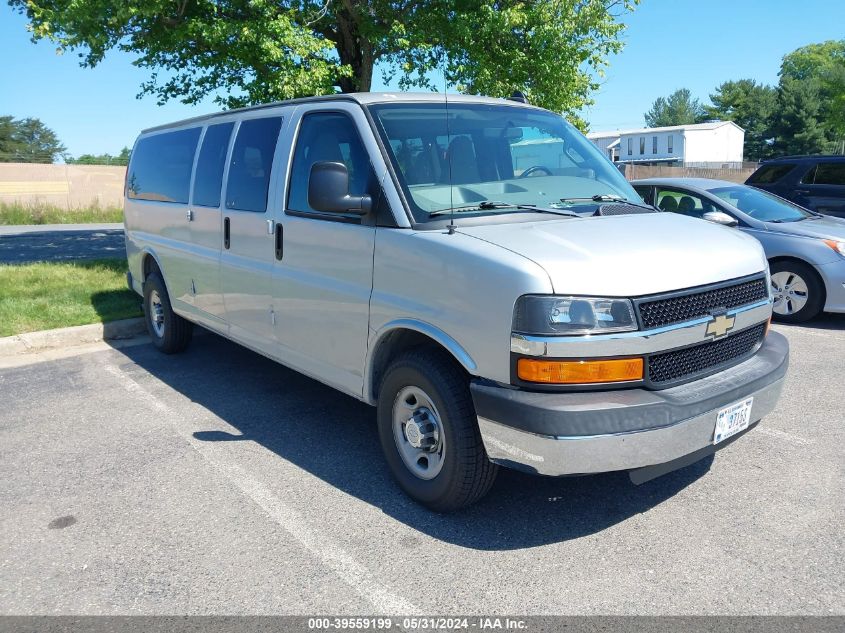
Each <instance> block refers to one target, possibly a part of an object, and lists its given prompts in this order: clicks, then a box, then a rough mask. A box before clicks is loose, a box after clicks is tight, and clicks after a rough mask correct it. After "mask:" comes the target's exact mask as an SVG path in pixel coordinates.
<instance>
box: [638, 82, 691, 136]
mask: <svg viewBox="0 0 845 633" xmlns="http://www.w3.org/2000/svg"><path fill="white" fill-rule="evenodd" d="M644 116H645V124H646V127H666V126H668V125H687V124H690V123H697V122H699V121H701V120H702V119H704V117H705V116H706V113H705V111H704V107H703V106H702V105H701V102H700V101H699V100H698V99H695V98H693V96H692V94H691V93H690V91H689V90H688V89H686V88H681V89H680V90H676V91H675V92H673V93H672V94H670V95H669V96H668V97H666V98H664V97H658V98H657V100H655V102H654V103H653V104H652V106H651V109H650V110H649V111H648V112H646V113H645V115H644Z"/></svg>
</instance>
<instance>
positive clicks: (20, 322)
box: [0, 259, 141, 336]
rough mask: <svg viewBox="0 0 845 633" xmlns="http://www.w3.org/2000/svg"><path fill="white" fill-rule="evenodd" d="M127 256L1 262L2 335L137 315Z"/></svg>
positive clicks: (0, 302) (136, 302) (0, 311)
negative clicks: (90, 259) (18, 263)
mask: <svg viewBox="0 0 845 633" xmlns="http://www.w3.org/2000/svg"><path fill="white" fill-rule="evenodd" d="M140 305H141V298H140V297H139V296H138V295H136V294H135V293H134V292H132V291H131V290H129V289H127V288H126V260H123V259H100V260H92V261H81V262H80V261H78V262H55V263H53V262H41V263H37V264H21V265H14V264H0V336H12V335H14V334H22V333H24V332H34V331H36V330H49V329H53V328H59V327H68V326H71V325H85V324H88V323H98V322H106V321H114V320H116V319H127V318H129V317H136V316H141V309H140Z"/></svg>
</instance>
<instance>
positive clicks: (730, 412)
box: [713, 398, 754, 444]
mask: <svg viewBox="0 0 845 633" xmlns="http://www.w3.org/2000/svg"><path fill="white" fill-rule="evenodd" d="M753 402H754V398H748V399H747V400H743V401H742V402H737V403H736V404H732V405H731V406H729V407H725V408H724V409H722V410H721V411H719V413H718V415H717V416H716V431H715V432H714V433H713V443H714V444H718V443H719V442H723V441H724V440H726V439H728V438H729V437H731V436H732V435H736V434H737V433H739V432H740V431H744V430H745V429H747V428H748V423H749V422H751V404H752V403H753Z"/></svg>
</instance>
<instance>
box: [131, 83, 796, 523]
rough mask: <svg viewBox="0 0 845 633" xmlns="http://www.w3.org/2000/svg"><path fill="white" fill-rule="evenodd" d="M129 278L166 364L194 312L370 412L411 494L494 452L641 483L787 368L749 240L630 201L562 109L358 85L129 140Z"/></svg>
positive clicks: (756, 248)
mask: <svg viewBox="0 0 845 633" xmlns="http://www.w3.org/2000/svg"><path fill="white" fill-rule="evenodd" d="M125 217H126V242H127V251H128V258H129V274H128V283H129V286H130V287H131V288H132V289H133V290H135V292H137V293H138V294H140V295H142V296H143V298H144V310H145V315H146V319H147V323H148V329H149V332H150V335H151V337H152V340H153V342H154V344H155V345H156V346H157V347H158V348H159V349H160V350H161V351H163V352H165V353H174V352H179V351H182V350H184V349H185V348H186V347H187V345H188V343H189V342H190V340H191V332H192V327H193V325H194V324H199V325H201V326H203V327H204V328H207V329H209V330H211V331H213V332H216V333H218V334H220V335H222V336H225V337H227V338H229V339H232V340H233V341H236V342H238V343H240V344H242V345H244V346H246V347H248V348H250V349H252V350H254V351H256V352H258V353H260V354H263V355H265V356H268V357H270V358H272V359H274V360H277V361H278V362H280V363H283V364H284V365H286V366H288V367H291V368H293V369H295V370H297V371H300V372H302V373H304V374H306V375H308V376H311V377H313V378H314V379H316V380H319V381H321V382H323V383H325V384H327V385H330V386H332V387H334V388H336V389H338V390H339V391H342V392H344V393H347V394H350V395H352V396H354V397H356V398H358V399H360V400H362V401H364V402H367V403H369V404H371V405H374V406H375V407H376V409H377V411H376V418H377V424H378V430H379V436H380V440H381V444H382V448H383V450H384V454H385V457H386V459H387V463H388V465H389V467H390V470H391V471H392V473H393V475H394V476H395V478H396V480H397V482H398V483H399V485H400V486H401V487H402V489H404V490H405V492H407V493H408V494H409V495H410V496H411V497H413V498H414V499H416V500H417V501H419V502H421V503H423V504H425V505H426V506H428V507H430V508H432V509H434V510H437V511H449V510H455V509H458V508H461V507H463V506H466V505H468V504H470V503H472V502H474V501H476V500H478V499H479V498H480V497H482V496H483V495H484V494H485V493H486V492H487V491H488V490H489V489H490V486H491V485H492V484H493V480H494V478H495V475H496V472H497V468H498V466H499V465H502V466H507V467H512V468H517V469H521V470H524V471H528V472H532V473H537V474H541V475H572V474H585V473H596V472H603V471H615V470H629V471H630V472H631V478H632V479H633V480H634V481H635V482H637V483H639V482H642V481H646V480H648V479H651V478H653V477H656V476H658V475H660V474H662V473H665V472H668V471H670V470H673V469H675V468H679V467H681V466H684V465H686V464H689V463H692V462H693V461H695V460H697V459H700V458H702V457H704V456H705V455H708V454H710V453H712V452H713V451H715V450H716V449H718V448H721V447H723V446H725V445H726V444H728V443H730V442H731V441H733V440H735V439H736V438H737V437H739V435H740V434H742V433H743V432H745V431H747V430H748V429H749V428H751V427H753V426H754V425H755V424H756V423H757V422H758V421H759V420H760V419H761V418H762V417H763V416H765V415H766V414H768V413H769V412H770V411H772V410H773V409H774V408H775V406H776V404H777V400H778V397H779V395H780V392H781V388H782V385H783V379H784V375H785V373H786V369H787V364H788V346H787V343H786V340H785V339H784V338H783V337H782V336H780V335H779V334H777V333H774V332H770V331H769V321H770V317H771V314H772V297H771V295H770V291H769V280H768V276H769V272H768V265H767V262H766V258H765V255H764V253H763V250H762V248H761V247H760V244H759V243H758V242H757V241H756V240H754V239H753V238H751V237H748V236H746V235H743V234H741V233H739V232H737V231H732V230H731V229H729V228H725V227H722V226H717V225H710V224H705V223H701V222H698V221H697V220H695V219H693V218H687V217H682V216H679V215H677V214H671V213H661V212H658V211H657V210H656V209H654V208H653V207H650V206H648V205H645V204H644V203H643V201H642V199H641V198H640V197H639V196H638V195H637V194H636V192H635V191H634V190H633V189H632V188H631V186H630V185H629V184H628V183H627V182H626V181H625V179H624V178H623V177H622V176H621V175H620V174H619V172H618V171H617V170H616V168H615V167H614V166H613V165H612V164H611V163H610V162H609V161H608V160H607V159H606V158H604V157H603V156H602V154H601V153H600V152H599V151H598V150H597V149H596V148H595V147H594V146H593V145H592V144H591V143H590V142H589V141H587V140H586V139H585V138H584V136H582V135H581V134H580V133H579V132H578V131H577V130H576V129H575V128H573V127H572V126H571V125H569V124H568V123H567V122H566V121H565V120H564V119H563V118H562V117H560V116H558V115H556V114H553V113H551V112H548V111H546V110H543V109H540V108H536V107H532V106H530V105H527V104H524V103H520V102H516V101H509V100H501V99H487V98H480V97H468V96H454V95H449V97H448V100H446V99H445V98H444V96H443V95H417V94H375V93H367V94H357V95H336V96H331V97H320V98H313V99H303V100H296V101H289V102H283V103H278V104H272V105H267V106H260V107H254V108H247V109H244V110H236V111H229V112H222V113H219V114H214V115H210V116H205V117H200V118H197V119H192V120H188V121H183V122H180V123H175V124H172V125H167V126H163V127H158V128H154V129H149V130H146V131H144V132H143V133H142V134H141V135H140V137H139V138H138V140H137V142H136V144H135V147H134V150H133V152H132V159H131V163H130V165H129V169H128V174H127V184H126V205H125Z"/></svg>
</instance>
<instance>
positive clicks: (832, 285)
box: [816, 257, 845, 312]
mask: <svg viewBox="0 0 845 633" xmlns="http://www.w3.org/2000/svg"><path fill="white" fill-rule="evenodd" d="M816 270H818V271H819V273H821V276H822V278H823V279H824V285H825V295H826V297H827V298H826V300H825V306H824V310H825V312H845V258H841V257H840V258H839V259H837V260H836V261H835V262H831V263H829V264H824V265H822V266H817V267H816Z"/></svg>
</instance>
